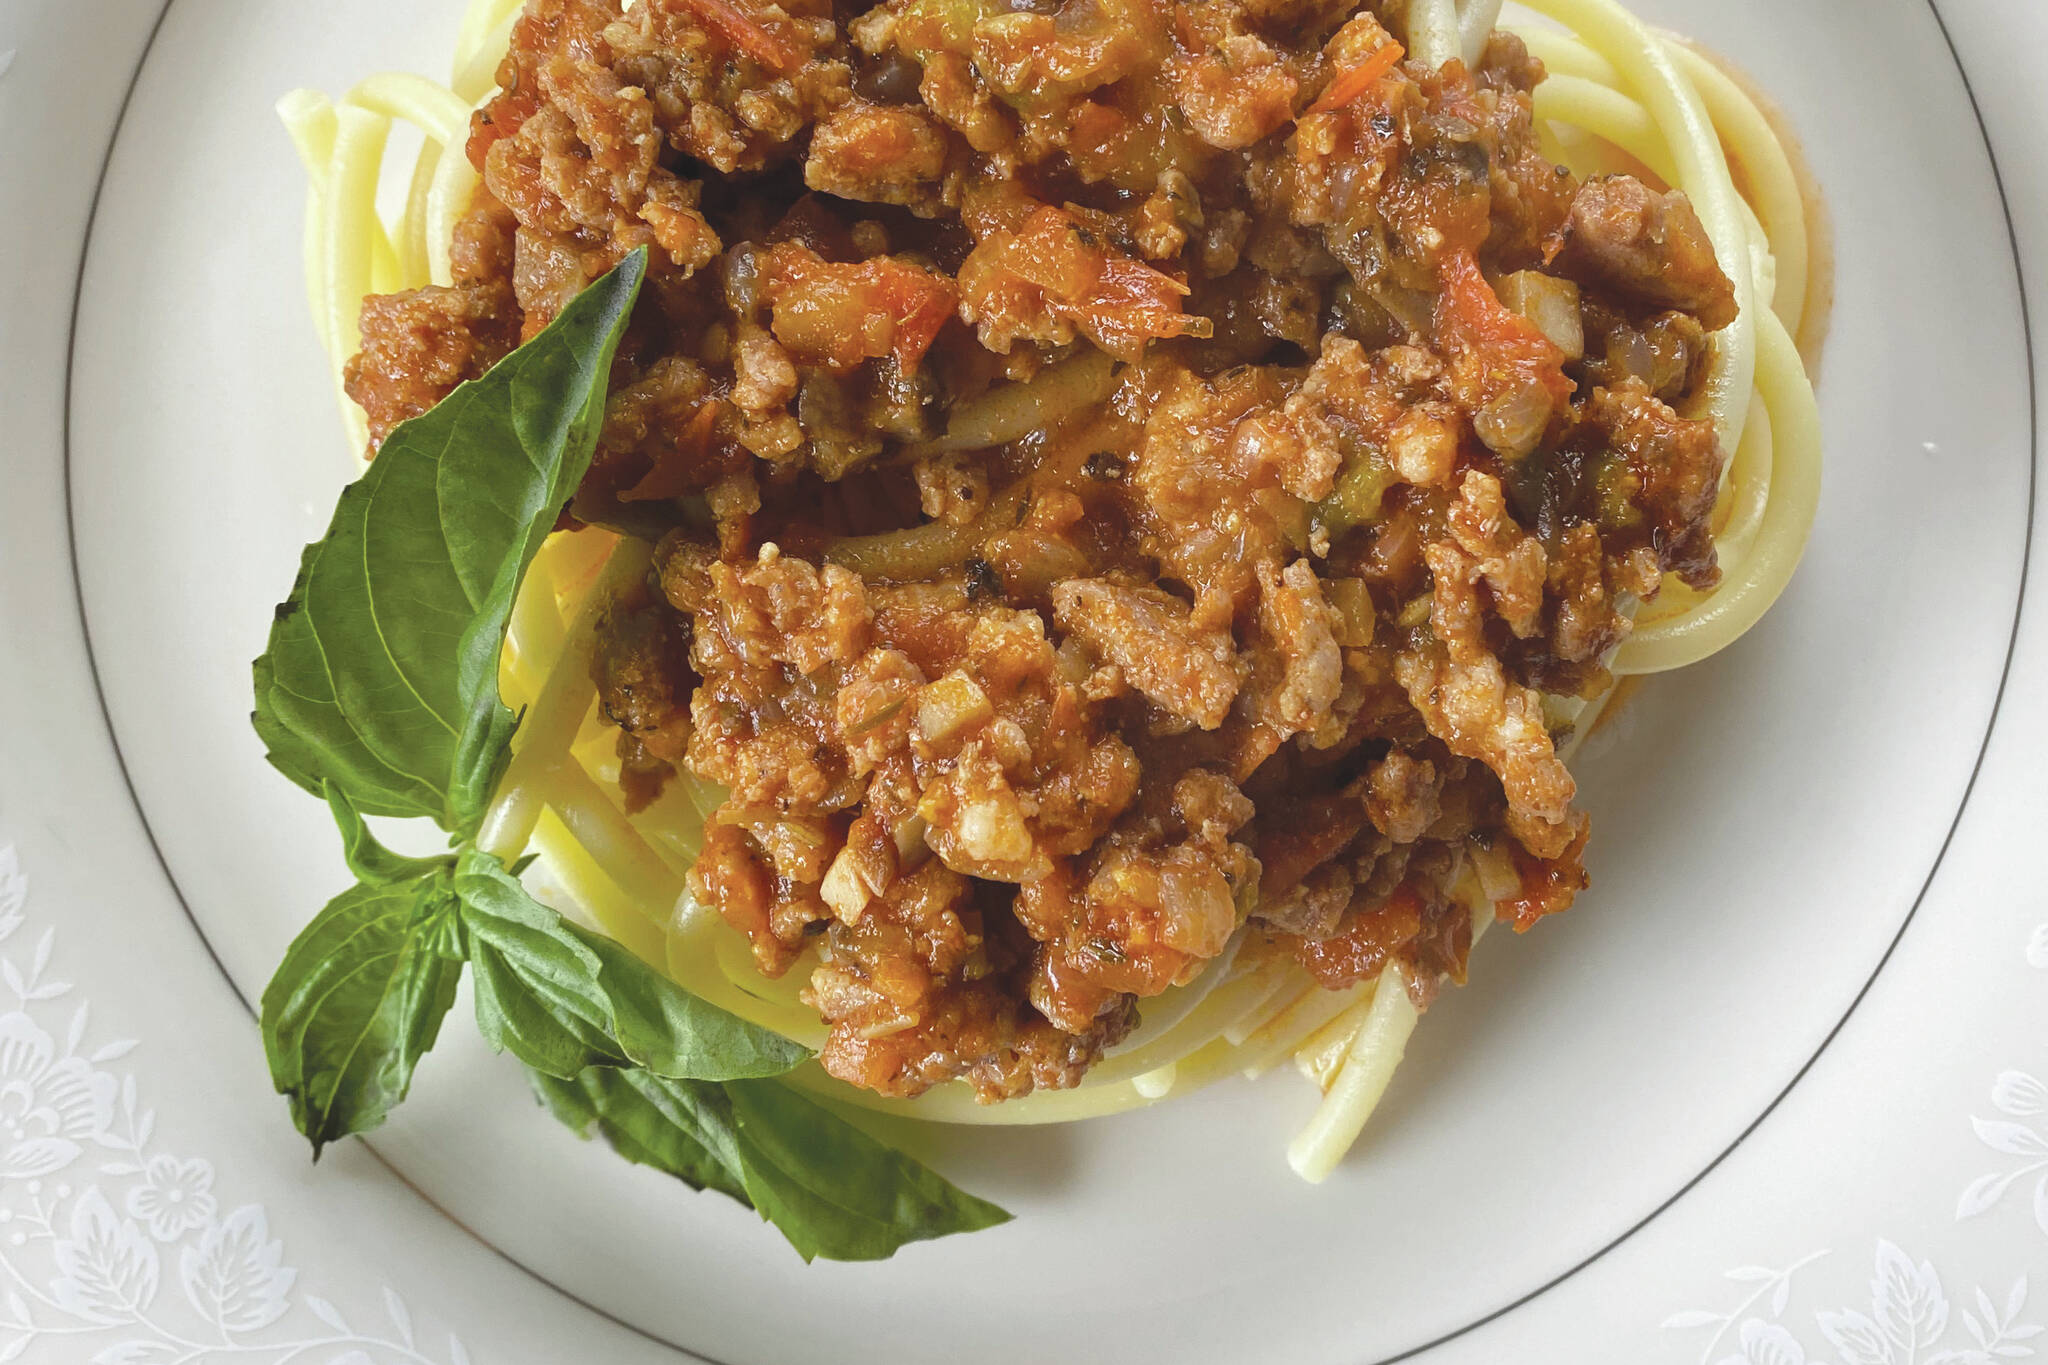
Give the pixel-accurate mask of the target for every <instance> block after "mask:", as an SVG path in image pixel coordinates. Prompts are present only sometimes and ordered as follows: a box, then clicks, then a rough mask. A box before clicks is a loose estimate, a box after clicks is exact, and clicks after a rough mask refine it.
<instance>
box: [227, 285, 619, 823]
mask: <svg viewBox="0 0 2048 1365" xmlns="http://www.w3.org/2000/svg"><path fill="white" fill-rule="evenodd" d="M645 271H646V249H645V248H641V249H640V250H638V251H635V252H634V253H633V254H632V255H631V256H628V257H627V258H626V259H625V260H624V261H622V262H621V263H620V264H619V265H618V266H617V267H616V268H615V269H613V270H612V271H611V273H610V274H608V275H606V276H605V277H604V278H603V279H600V280H598V281H597V282H596V283H594V284H592V285H591V286H590V287H589V288H587V289H585V290H583V291H582V292H581V293H580V294H578V295H577V296H576V297H575V298H574V299H573V300H571V301H570V302H569V304H568V306H567V307H565V308H563V310H562V311H561V313H560V314H559V315H557V317H556V318H555V320H554V321H553V322H551V323H549V324H548V325H547V327H546V328H544V329H543V330H542V331H541V332H540V334H539V335H537V336H535V337H534V338H533V339H532V340H530V341H528V342H527V343H526V344H524V345H523V346H521V347H519V349H518V350H516V351H514V352H513V353H512V354H511V355H509V356H507V357H506V358H505V359H504V360H502V361H500V362H499V363H498V364H497V365H495V366H493V367H492V368H491V369H490V371H489V372H488V373H486V374H485V375H484V376H483V377H482V378H481V379H477V380H473V381H471V382H469V383H465V384H462V385H460V386H458V387H457V388H456V389H455V391H454V392H453V393H451V394H449V395H448V396H447V397H446V398H444V399H443V400H442V401H441V402H439V403H438V404H436V405H435V406H434V407H433V408H432V409H431V410H429V411H427V412H425V413H423V414H421V415H420V416H418V417H415V418H413V419H411V420H410V421H407V422H402V423H400V424H399V425H398V426H397V427H396V428H394V429H393V430H392V432H391V435H390V436H389V437H388V438H386V440H385V442H384V445H383V448H382V449H381V450H380V451H379V452H378V454H377V458H376V459H375V460H374V461H373V462H372V463H371V465H370V468H369V471H368V472H367V473H366V474H364V475H363V477H362V478H360V479H358V480H357V481H356V482H355V483H353V484H351V485H349V487H348V488H347V489H345V490H343V492H342V495H341V501H340V502H339V504H338V505H337V506H336V507H335V510H334V519H333V521H332V522H331V523H330V524H329V526H328V528H327V534H326V535H325V536H323V537H322V538H321V539H320V540H319V541H318V542H316V543H314V544H312V545H309V546H307V547H306V553H305V555H304V557H303V558H302V559H301V561H300V566H299V576H298V581H297V583H295V584H294V585H293V587H292V592H291V596H290V597H288V598H287V599H286V600H285V602H284V604H283V605H282V606H280V607H279V608H278V609H277V620H276V622H275V624H274V625H273V626H272V628H271V633H270V643H269V647H268V648H267V649H266V650H265V651H264V653H263V657H261V658H260V659H258V660H257V661H256V664H255V670H254V671H255V684H256V710H255V714H254V716H253V720H254V723H255V727H256V731H257V734H258V735H259V736H261V737H262V739H263V742H264V744H265V746H266V747H267V749H268V750H269V757H270V761H271V762H272V763H273V764H274V765H276V767H277V768H278V769H279V771H281V772H283V773H284V774H285V775H286V776H287V777H290V778H291V779H292V780H293V781H295V782H297V783H298V784H299V785H301V786H303V787H305V788H306V789H307V790H309V791H312V792H315V793H318V792H319V791H320V790H321V788H322V786H323V784H325V785H331V786H333V787H335V788H338V789H339V790H340V792H341V794H342V795H343V796H344V797H346V798H347V800H348V801H349V803H350V804H351V805H352V806H353V807H354V808H355V809H357V810H360V811H363V812H366V813H368V814H372V815H424V816H429V817H431V818H433V819H435V820H437V821H439V822H440V824H441V826H442V827H443V828H444V829H446V830H448V831H449V832H451V833H453V834H457V835H468V834H472V833H474V832H475V830H476V827H477V824H478V822H479V821H480V820H481V819H482V815H483V811H484V807H485V806H486V804H488V802H489V800H490V797H491V793H492V791H493V789H494V788H495V787H496V785H497V782H498V779H499V777H500V776H502V775H503V772H504V767H505V763H506V762H507V760H508V758H509V752H510V751H509V744H510V740H511V735H512V731H513V728H514V726H515V725H516V724H517V721H516V719H515V718H514V717H513V715H512V713H511V711H510V710H508V709H507V708H506V706H505V704H504V703H503V702H502V701H501V700H500V699H499V697H498V655H499V652H500V650H501V649H502V647H503V645H504V640H505V627H506V623H507V621H508V620H509V618H510V615H511V611H512V599H513V597H514V595H515V594H516V592H517V591H518V587H519V580H520V579H521V578H522V577H523V576H524V574H525V572H526V566H527V564H528V563H530V562H531V561H532V559H533V556H534V553H535V552H536V551H537V550H539V548H540V544H541V541H542V540H543V539H545V538H546V536H547V533H548V531H549V530H550V529H551V528H552V527H553V526H554V524H555V520H556V518H557V517H558V516H559V515H560V513H561V510H562V507H563V505H564V504H566V503H567V502H568V500H569V497H570V495H571V494H572V493H574V492H575V490H576V486H577V484H578V483H580V482H581V481H582V478H583V473H584V471H585V470H586V469H587V468H588V467H589V464H590V457H591V452H592V450H593V449H594V448H595V446H596V444H597V438H598V433H599V430H600V428H601V426H602V423H603V419H604V401H605V392H606V387H607V381H608V379H609V377H610V373H611V363H612V357H613V355H614V353H615V352H616V351H617V349H618V344H619V338H620V337H621V335H623V333H624V331H625V327H626V321H627V318H628V316H629V315H630V314H631V312H632V308H633V302H634V300H635V299H636V298H637V297H638V295H639V291H640V282H641V278H642V276H643V275H644V273H645Z"/></svg>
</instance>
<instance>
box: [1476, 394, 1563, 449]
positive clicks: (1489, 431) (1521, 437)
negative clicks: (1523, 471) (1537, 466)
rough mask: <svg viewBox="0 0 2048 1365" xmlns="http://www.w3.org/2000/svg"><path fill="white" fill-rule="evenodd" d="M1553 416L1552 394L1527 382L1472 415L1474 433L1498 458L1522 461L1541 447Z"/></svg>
mask: <svg viewBox="0 0 2048 1365" xmlns="http://www.w3.org/2000/svg"><path fill="white" fill-rule="evenodd" d="M1551 412H1552V408H1551V403H1550V391H1549V390H1548V389H1546V388H1544V387H1543V385H1542V384H1540V383H1538V382H1537V381H1536V380H1534V379H1525V380H1523V381H1521V382H1520V383H1517V384H1513V385H1511V386H1509V387H1508V388H1507V389H1505V390H1503V391H1502V392H1501V394H1500V395H1499V396H1498V397H1496V398H1494V399H1493V400H1492V401H1491V402H1489V403H1488V404H1487V405H1486V406H1485V407H1483V408H1481V409H1479V411H1477V412H1475V413H1473V414H1472V429H1473V430H1474V431H1475V432H1477V433H1478V434H1479V439H1480V440H1482V441H1484V442H1486V445H1487V447H1488V449H1490V450H1492V451H1493V452H1494V453H1495V454H1497V455H1501V456H1503V457H1505V458H1507V459H1510V460H1519V459H1521V458H1522V457H1523V456H1524V455H1527V454H1529V453H1530V452H1531V451H1533V450H1535V449H1536V447H1537V446H1538V445H1540V444H1542V441H1543V433H1544V431H1545V430H1546V429H1548V428H1549V426H1550V417H1551Z"/></svg>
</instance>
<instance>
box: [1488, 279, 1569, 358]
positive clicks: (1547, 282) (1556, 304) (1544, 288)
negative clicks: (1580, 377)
mask: <svg viewBox="0 0 2048 1365" xmlns="http://www.w3.org/2000/svg"><path fill="white" fill-rule="evenodd" d="M1499 293H1500V301H1501V302H1502V303H1504V304H1506V305H1507V306H1508V307H1510V308H1512V309H1514V310H1515V311H1516V312H1517V313H1520V314H1521V315H1522V316H1523V317H1525V318H1527V319H1529V321H1531V322H1533V323H1535V324H1536V330H1537V331H1539V332H1541V333H1543V335H1544V336H1546V337H1549V338H1550V341H1551V344H1553V345H1554V346H1556V347H1557V349H1558V350H1560V351H1563V352H1564V353H1565V356H1566V357H1567V358H1568V359H1571V360H1579V359H1582V358H1583V357H1584V356H1585V354H1586V324H1585V321H1584V319H1583V318H1581V316H1580V315H1579V287H1578V286H1577V285H1576V284H1573V283H1572V282H1571V281H1570V280H1564V279H1559V278H1558V277H1557V276H1555V275H1546V274H1544V273H1543V272H1542V271H1540V270H1517V271H1515V272H1514V273H1513V274H1512V275H1504V276H1502V277H1501V282H1500V290H1499Z"/></svg>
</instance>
